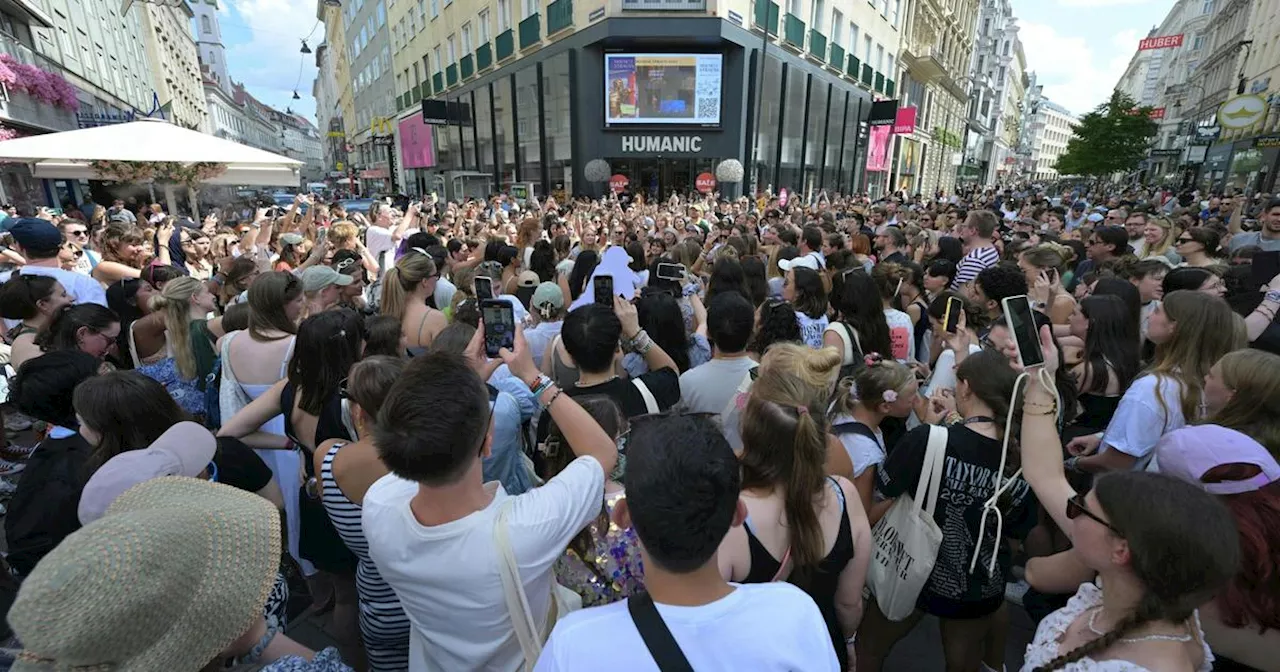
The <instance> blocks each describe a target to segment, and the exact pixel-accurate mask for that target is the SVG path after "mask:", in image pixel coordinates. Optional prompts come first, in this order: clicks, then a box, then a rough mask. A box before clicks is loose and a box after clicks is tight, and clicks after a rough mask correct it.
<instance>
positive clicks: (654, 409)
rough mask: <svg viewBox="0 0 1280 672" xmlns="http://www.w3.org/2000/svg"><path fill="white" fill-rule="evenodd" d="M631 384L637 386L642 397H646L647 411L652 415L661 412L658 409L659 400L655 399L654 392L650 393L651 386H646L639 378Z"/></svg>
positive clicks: (645, 405) (633, 379)
mask: <svg viewBox="0 0 1280 672" xmlns="http://www.w3.org/2000/svg"><path fill="white" fill-rule="evenodd" d="M631 384H632V385H635V386H636V390H638V391H639V392H640V396H642V397H644V407H645V409H647V410H648V411H649V412H650V413H658V412H660V411H661V409H659V408H658V400H657V399H655V398H654V396H653V392H650V391H649V386H648V385H645V384H644V381H643V380H640V379H639V378H632V379H631Z"/></svg>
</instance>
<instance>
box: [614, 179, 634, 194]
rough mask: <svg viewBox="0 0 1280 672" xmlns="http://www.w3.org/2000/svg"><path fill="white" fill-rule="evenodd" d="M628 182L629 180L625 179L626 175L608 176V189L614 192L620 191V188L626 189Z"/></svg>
mask: <svg viewBox="0 0 1280 672" xmlns="http://www.w3.org/2000/svg"><path fill="white" fill-rule="evenodd" d="M630 183H631V180H629V179H627V176H626V175H622V174H617V175H614V176H613V177H611V178H609V189H610V190H611V191H613V193H615V194H618V193H622V190H623V189H626V188H627V185H628V184H630Z"/></svg>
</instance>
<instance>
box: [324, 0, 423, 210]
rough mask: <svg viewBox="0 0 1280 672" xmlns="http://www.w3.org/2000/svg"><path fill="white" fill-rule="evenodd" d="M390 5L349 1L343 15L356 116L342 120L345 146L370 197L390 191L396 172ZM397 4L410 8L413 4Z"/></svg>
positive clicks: (378, 0) (384, 0) (408, 1)
mask: <svg viewBox="0 0 1280 672" xmlns="http://www.w3.org/2000/svg"><path fill="white" fill-rule="evenodd" d="M387 1H388V0H349V1H348V2H345V3H343V5H342V10H341V17H342V22H343V39H344V40H345V46H346V50H347V65H348V67H349V68H350V73H349V75H350V87H349V88H350V90H351V93H352V97H353V98H352V108H353V112H354V117H347V118H344V119H343V125H344V127H345V129H346V139H347V144H349V145H351V146H352V153H351V155H350V157H349V158H350V161H351V162H352V163H353V164H355V171H356V177H357V178H358V179H359V180H360V183H361V186H362V188H363V190H364V191H366V192H378V191H392V190H393V187H392V179H393V177H394V175H393V173H394V172H395V163H394V161H395V159H394V157H393V152H392V149H391V146H392V144H393V134H392V129H393V128H394V126H395V123H394V120H395V113H396V108H395V77H394V76H393V74H392V70H393V67H392V62H391V29H390V27H389V25H388V21H387V18H388V14H387V12H388V9H389V6H388V4H387ZM398 2H399V3H403V4H404V5H406V6H408V5H411V4H412V0H398ZM422 28H423V29H424V30H425V29H426V26H425V25H423V26H422Z"/></svg>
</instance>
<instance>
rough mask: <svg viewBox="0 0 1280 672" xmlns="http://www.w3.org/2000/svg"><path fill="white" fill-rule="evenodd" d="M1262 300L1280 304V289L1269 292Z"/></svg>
mask: <svg viewBox="0 0 1280 672" xmlns="http://www.w3.org/2000/svg"><path fill="white" fill-rule="evenodd" d="M1262 300H1263V301H1270V302H1272V303H1280V289H1269V290H1267V293H1266V294H1264V295H1263V296H1262Z"/></svg>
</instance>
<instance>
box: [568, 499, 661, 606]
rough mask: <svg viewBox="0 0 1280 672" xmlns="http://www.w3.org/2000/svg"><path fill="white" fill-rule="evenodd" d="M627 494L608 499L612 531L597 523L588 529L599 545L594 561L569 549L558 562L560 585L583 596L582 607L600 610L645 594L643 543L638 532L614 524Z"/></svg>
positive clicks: (594, 548)
mask: <svg viewBox="0 0 1280 672" xmlns="http://www.w3.org/2000/svg"><path fill="white" fill-rule="evenodd" d="M625 496H626V494H625V493H624V492H621V491H619V492H613V493H608V494H606V495H605V509H606V514H607V515H608V516H609V518H610V520H609V522H608V529H607V530H605V529H602V527H601V525H600V521H599V520H598V519H597V520H595V521H593V522H592V523H591V525H589V526H587V530H589V531H590V533H591V538H592V539H593V540H595V543H594V544H593V545H592V547H591V553H592V555H591V557H590V558H585V561H584V558H582V557H580V556H579V555H578V553H577V551H575V550H573V548H569V549H567V550H566V551H565V552H564V555H563V556H561V557H560V559H559V560H557V561H556V566H555V569H556V580H557V581H558V582H559V583H560V585H562V586H564V587H565V588H568V589H569V590H572V591H573V592H575V593H577V594H579V595H581V596H582V606H584V607H598V606H600V605H602V604H609V603H610V602H617V601H618V600H621V599H623V598H626V597H630V596H631V595H632V594H634V593H638V592H640V591H642V590H644V566H643V565H642V564H641V561H640V540H639V538H637V537H636V533H635V530H633V529H631V528H629V527H628V528H625V529H624V528H621V527H618V525H617V524H616V523H614V522H613V520H612V516H613V509H614V507H615V506H617V504H618V502H619V501H621V500H622V499H623V497H625Z"/></svg>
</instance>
